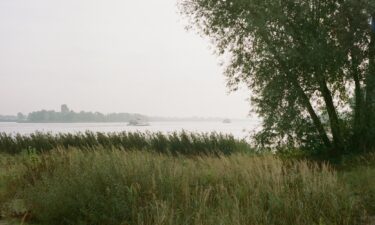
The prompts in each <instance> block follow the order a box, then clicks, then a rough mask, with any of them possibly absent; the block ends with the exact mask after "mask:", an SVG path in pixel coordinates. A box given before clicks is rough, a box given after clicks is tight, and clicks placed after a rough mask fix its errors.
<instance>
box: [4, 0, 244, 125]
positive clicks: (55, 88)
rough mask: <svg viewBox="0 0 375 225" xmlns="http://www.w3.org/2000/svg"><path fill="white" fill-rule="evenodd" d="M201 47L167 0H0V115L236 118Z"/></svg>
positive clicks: (214, 62)
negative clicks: (47, 112) (67, 112)
mask: <svg viewBox="0 0 375 225" xmlns="http://www.w3.org/2000/svg"><path fill="white" fill-rule="evenodd" d="M209 46H210V45H209V43H208V41H207V40H204V39H202V38H201V37H199V36H198V35H197V34H195V33H194V32H193V31H189V32H187V31H186V30H185V29H184V23H183V22H181V18H180V16H179V15H178V13H177V7H176V0H157V1H156V0H136V1H134V0H132V1H130V0H32V1H31V0H0V96H1V97H0V114H15V113H17V112H24V113H27V112H30V111H35V110H39V109H42V108H44V109H54V110H58V109H59V107H60V104H62V103H66V104H68V106H69V107H70V108H72V109H74V110H76V111H79V110H85V111H100V112H104V113H108V112H138V113H143V114H147V115H159V116H220V117H241V118H242V117H245V116H246V115H247V114H248V111H249V110H250V106H249V104H248V102H247V101H246V99H247V98H248V91H246V90H242V91H240V92H237V93H233V94H229V95H228V93H227V92H228V90H227V88H226V87H225V78H224V76H223V75H222V71H223V69H222V68H221V67H220V66H219V65H218V63H219V60H218V59H217V57H216V56H214V55H212V50H210V48H209Z"/></svg>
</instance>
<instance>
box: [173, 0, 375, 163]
mask: <svg viewBox="0 0 375 225" xmlns="http://www.w3.org/2000/svg"><path fill="white" fill-rule="evenodd" d="M180 1H181V2H180V6H181V7H180V8H181V11H182V12H183V14H184V15H186V16H187V17H188V18H189V19H190V22H191V24H193V25H194V26H195V27H197V28H198V30H199V31H200V32H201V33H202V34H203V35H206V36H208V37H210V38H211V39H212V41H213V43H214V44H215V45H216V47H217V50H218V51H217V52H218V53H219V54H223V55H225V56H226V57H229V60H228V62H227V64H226V71H225V75H226V76H227V81H228V86H229V87H230V88H232V89H233V90H235V89H236V88H237V87H238V85H239V84H241V83H244V84H246V85H247V86H248V87H249V88H250V89H251V93H252V104H253V106H254V107H255V110H256V112H257V113H258V114H259V115H260V116H261V117H262V118H263V130H262V131H261V132H259V133H258V134H257V135H256V136H255V140H256V141H257V143H259V144H261V145H269V146H270V145H271V146H272V145H273V146H293V147H300V148H306V149H314V150H316V149H319V150H323V149H324V150H326V152H328V153H330V154H331V155H333V156H337V155H340V154H342V153H344V152H345V151H349V150H371V146H372V145H373V144H374V143H375V133H374V130H375V128H374V124H375V104H374V103H375V30H374V29H372V27H374V26H375V25H374V24H372V25H374V26H371V23H370V21H371V18H375V2H374V1H373V0H325V1H324V0H180Z"/></svg>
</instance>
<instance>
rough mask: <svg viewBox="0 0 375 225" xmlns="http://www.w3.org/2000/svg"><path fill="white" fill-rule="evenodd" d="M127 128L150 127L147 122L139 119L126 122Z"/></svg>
mask: <svg viewBox="0 0 375 225" xmlns="http://www.w3.org/2000/svg"><path fill="white" fill-rule="evenodd" d="M128 126H137V127H140V126H150V124H149V123H148V122H147V121H142V120H141V119H139V118H137V119H132V120H130V121H129V122H128Z"/></svg>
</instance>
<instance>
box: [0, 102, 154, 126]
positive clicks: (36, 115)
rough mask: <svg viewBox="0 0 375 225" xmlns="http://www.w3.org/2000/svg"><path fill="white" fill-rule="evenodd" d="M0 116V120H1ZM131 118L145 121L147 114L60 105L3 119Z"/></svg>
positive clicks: (58, 120)
mask: <svg viewBox="0 0 375 225" xmlns="http://www.w3.org/2000/svg"><path fill="white" fill-rule="evenodd" d="M1 118H2V117H0V121H1ZM131 120H142V121H147V120H148V118H147V116H144V115H141V114H132V113H110V114H103V113H99V112H85V111H81V112H74V111H73V110H70V109H69V108H68V106H67V105H62V106H61V110H60V112H57V111H54V110H40V111H36V112H31V113H29V114H28V115H27V116H25V115H23V114H22V113H18V115H17V116H14V117H11V119H8V120H3V121H9V122H11V121H17V122H25V123H74V122H129V121H131Z"/></svg>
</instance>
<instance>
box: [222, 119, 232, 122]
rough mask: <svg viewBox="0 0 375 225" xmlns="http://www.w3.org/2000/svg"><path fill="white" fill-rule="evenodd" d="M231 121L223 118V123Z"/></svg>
mask: <svg viewBox="0 0 375 225" xmlns="http://www.w3.org/2000/svg"><path fill="white" fill-rule="evenodd" d="M231 122H232V121H230V119H224V120H223V123H231Z"/></svg>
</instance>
